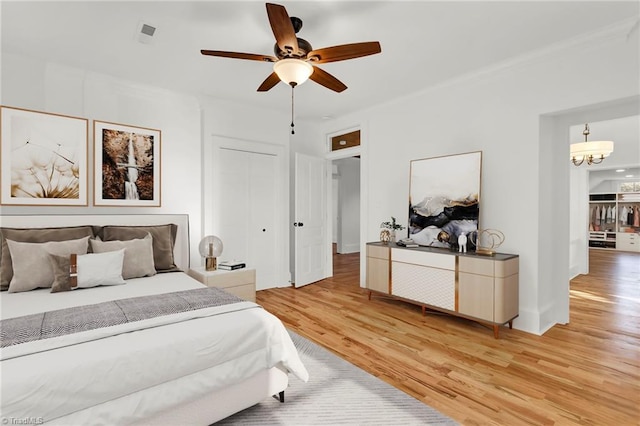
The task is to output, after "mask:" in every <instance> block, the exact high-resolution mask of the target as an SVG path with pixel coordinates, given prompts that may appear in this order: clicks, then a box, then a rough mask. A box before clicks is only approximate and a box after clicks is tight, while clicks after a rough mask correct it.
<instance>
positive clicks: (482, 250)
mask: <svg viewBox="0 0 640 426" xmlns="http://www.w3.org/2000/svg"><path fill="white" fill-rule="evenodd" d="M502 243H504V234H503V233H502V231H499V230H497V229H479V230H478V232H477V234H476V240H475V241H474V244H475V246H476V253H478V254H483V255H486V256H493V255H495V254H496V250H498V248H499V247H500V246H501V245H502Z"/></svg>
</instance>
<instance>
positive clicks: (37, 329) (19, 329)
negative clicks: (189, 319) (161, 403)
mask: <svg viewBox="0 0 640 426" xmlns="http://www.w3.org/2000/svg"><path fill="white" fill-rule="evenodd" d="M76 291H80V290H76ZM238 302H244V300H243V299H241V298H239V297H237V296H234V295H232V294H229V293H227V292H225V291H223V290H220V289H218V288H213V287H211V288H210V287H207V288H199V289H194V290H183V291H177V292H174V293H165V294H154V295H150V296H140V297H132V298H129V299H120V300H112V301H108V302H102V303H96V304H93V305H84V306H76V307H72V308H65V309H58V310H55V311H50V312H41V313H38V314H32V315H26V316H23V317H16V318H9V319H5V320H2V321H0V346H1V347H3V348H4V347H7V346H13V345H17V344H20V343H25V342H32V341H35V340H42V339H48V338H51V337H58V336H63V335H66V334H73V333H79V332H81V331H88V330H94V329H97V328H102V327H110V326H114V325H119V324H126V323H130V322H134V321H142V320H146V319H150V318H155V317H159V316H162V315H171V314H177V313H181V312H187V311H195V310H197V309H203V308H209V307H213V306H221V305H226V304H230V303H238Z"/></svg>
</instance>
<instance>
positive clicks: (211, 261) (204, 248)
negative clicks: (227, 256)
mask: <svg viewBox="0 0 640 426" xmlns="http://www.w3.org/2000/svg"><path fill="white" fill-rule="evenodd" d="M198 250H200V256H202V257H204V268H205V270H207V271H215V270H216V269H217V268H218V266H217V265H218V264H217V260H216V258H217V257H219V256H220V255H221V254H222V240H221V239H220V238H218V237H216V236H215V235H207V236H206V237H204V238H203V239H202V240H201V241H200V245H199V246H198Z"/></svg>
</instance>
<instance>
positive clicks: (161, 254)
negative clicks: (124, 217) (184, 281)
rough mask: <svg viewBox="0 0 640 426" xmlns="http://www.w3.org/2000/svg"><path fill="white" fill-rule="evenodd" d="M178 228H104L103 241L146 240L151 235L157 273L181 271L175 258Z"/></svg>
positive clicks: (168, 225) (168, 226)
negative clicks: (174, 249) (174, 250)
mask: <svg viewBox="0 0 640 426" xmlns="http://www.w3.org/2000/svg"><path fill="white" fill-rule="evenodd" d="M177 230H178V226H177V225H174V224H166V225H149V226H113V225H108V226H104V227H103V229H102V240H103V241H128V240H133V239H138V238H144V237H145V236H146V235H147V234H151V237H152V238H153V264H154V267H155V269H156V271H157V272H170V271H175V270H179V269H178V267H177V266H176V264H175V260H174V257H173V248H174V246H175V243H176V232H177Z"/></svg>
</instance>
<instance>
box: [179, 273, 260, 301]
mask: <svg viewBox="0 0 640 426" xmlns="http://www.w3.org/2000/svg"><path fill="white" fill-rule="evenodd" d="M189 275H190V276H191V277H192V278H195V279H196V280H198V281H200V282H201V283H202V284H204V285H206V286H207V287H218V288H221V289H223V290H225V291H227V292H229V293H231V294H234V295H236V296H238V297H241V298H243V299H245V300H249V301H251V302H255V301H256V270H255V269H250V268H241V269H234V270H229V271H225V270H221V269H218V270H216V271H207V270H205V269H204V268H202V267H199V268H191V269H190V270H189Z"/></svg>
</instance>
